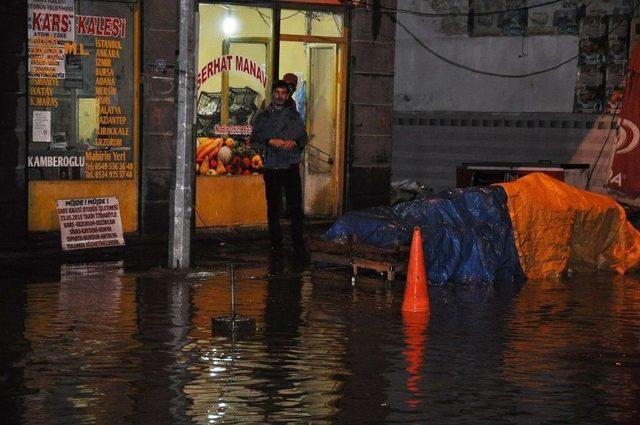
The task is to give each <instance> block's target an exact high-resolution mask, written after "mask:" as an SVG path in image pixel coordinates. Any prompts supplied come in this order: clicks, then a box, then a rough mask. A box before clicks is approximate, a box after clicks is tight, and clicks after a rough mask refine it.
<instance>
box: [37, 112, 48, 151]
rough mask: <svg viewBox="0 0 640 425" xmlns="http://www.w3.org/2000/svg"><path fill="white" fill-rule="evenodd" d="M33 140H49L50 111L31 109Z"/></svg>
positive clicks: (46, 141)
mask: <svg viewBox="0 0 640 425" xmlns="http://www.w3.org/2000/svg"><path fill="white" fill-rule="evenodd" d="M33 141H34V142H45V143H50V142H51V111H33Z"/></svg>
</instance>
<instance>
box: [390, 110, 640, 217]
mask: <svg viewBox="0 0 640 425" xmlns="http://www.w3.org/2000/svg"><path fill="white" fill-rule="evenodd" d="M614 126H615V124H614ZM610 127H611V117H609V116H596V115H589V114H549V113H546V114H545V113H537V114H524V113H521V114H490V113H457V112H413V113H406V112H397V113H396V114H395V119H394V150H393V180H401V179H411V180H417V181H419V182H421V183H423V184H424V185H425V186H427V187H429V188H431V189H433V190H434V191H435V192H438V191H440V190H444V189H449V188H453V187H456V167H458V166H459V165H461V164H462V163H463V162H538V161H545V160H548V161H552V162H554V163H574V164H580V163H582V164H589V165H590V167H591V169H593V167H594V165H595V172H594V173H593V177H592V180H591V185H590V190H592V191H595V192H599V193H604V194H607V195H609V196H612V197H614V198H615V199H618V200H620V201H623V202H625V203H628V204H632V205H636V204H637V205H640V200H633V201H631V200H626V199H622V198H617V196H616V195H615V194H614V193H610V192H608V191H607V190H606V189H605V188H604V184H605V181H606V177H607V175H608V173H609V168H610V165H611V159H612V155H613V147H614V141H615V138H616V130H615V129H613V130H610ZM603 147H604V150H603V152H602V155H601V157H600V159H599V160H598V161H597V164H596V159H597V157H598V154H599V153H600V150H601V149H603ZM583 189H584V188H583Z"/></svg>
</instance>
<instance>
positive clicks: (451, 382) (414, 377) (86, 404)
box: [0, 263, 640, 424]
mask: <svg viewBox="0 0 640 425" xmlns="http://www.w3.org/2000/svg"><path fill="white" fill-rule="evenodd" d="M264 272H265V271H264V270H263V269H261V268H246V267H245V268H242V269H240V270H239V271H238V278H239V288H238V292H237V300H238V303H239V305H238V310H239V313H240V314H243V315H247V316H251V317H255V318H256V321H257V326H258V329H257V331H256V332H255V333H254V334H252V335H248V336H245V337H243V338H240V339H235V340H232V339H229V338H227V337H226V336H218V335H216V336H212V335H211V319H212V318H214V317H218V316H223V315H227V314H228V313H229V305H228V304H229V296H230V294H229V288H228V281H227V276H226V274H224V273H204V274H199V275H197V276H195V275H185V276H180V275H174V274H171V273H164V274H163V273H160V274H155V275H154V274H141V275H136V276H134V275H129V274H127V273H124V272H123V271H122V267H121V264H117V263H116V264H106V265H105V264H97V265H96V264H93V265H81V266H74V267H69V266H66V267H65V268H63V269H62V270H61V274H60V279H59V280H58V281H56V282H43V283H29V284H25V283H24V282H21V281H9V284H5V285H4V286H3V287H2V304H0V307H1V310H0V319H1V320H2V323H4V324H5V325H4V326H3V339H4V341H2V343H3V346H5V347H7V349H3V351H2V354H1V360H2V367H3V371H4V374H3V376H4V379H3V380H2V382H1V383H0V391H1V393H0V395H2V397H1V399H2V400H3V401H2V403H3V404H2V408H3V412H4V414H5V416H6V417H7V418H9V422H18V421H20V422H23V423H28V424H39V423H52V424H55V423H75V422H90V423H154V424H157V423H160V424H163V423H167V424H174V423H269V422H288V423H296V422H299V423H323V422H331V423H333V422H339V423H353V422H388V423H394V422H399V423H403V422H407V421H409V422H415V423H425V422H432V423H456V424H458V423H474V424H477V423H543V422H558V423H616V422H618V423H638V422H640V414H639V412H638V410H639V406H640V340H639V338H640V282H639V281H638V280H636V279H635V278H633V277H616V276H578V277H576V278H574V279H572V280H570V281H568V282H560V281H555V282H528V283H526V284H525V285H524V286H515V285H512V284H499V285H463V286H451V285H448V286H443V287H432V288H430V294H431V309H432V313H431V316H430V318H428V319H427V318H424V317H407V316H406V315H405V316H404V317H403V315H402V314H400V304H401V300H402V285H394V286H393V287H391V288H389V287H385V285H384V284H383V283H382V282H381V281H376V280H370V281H366V280H364V279H363V280H361V281H359V283H358V285H357V286H356V287H355V288H352V287H351V284H350V279H349V276H348V275H346V274H341V273H329V272H319V271H315V272H305V273H303V274H302V275H290V276H285V277H282V278H276V279H266V278H264V277H261V276H263V275H264Z"/></svg>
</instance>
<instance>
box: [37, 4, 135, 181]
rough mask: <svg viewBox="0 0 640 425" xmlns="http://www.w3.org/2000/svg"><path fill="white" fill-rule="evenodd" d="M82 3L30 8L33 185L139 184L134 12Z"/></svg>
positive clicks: (116, 5)
mask: <svg viewBox="0 0 640 425" xmlns="http://www.w3.org/2000/svg"><path fill="white" fill-rule="evenodd" d="M74 3H75V2H74V0H32V1H29V27H28V36H29V52H28V53H29V77H30V78H29V107H30V109H31V111H33V114H32V116H31V117H32V120H31V122H30V125H31V129H32V131H31V135H32V138H31V140H30V141H29V142H30V143H29V155H28V165H29V168H30V170H29V178H30V179H32V180H60V179H72V180H83V179H87V180H89V179H91V180H99V179H132V178H134V156H133V143H134V140H133V131H132V121H133V109H134V105H133V101H134V97H133V94H134V86H133V85H134V82H133V80H134V77H133V56H134V46H133V36H132V34H133V32H132V31H129V30H128V28H127V27H128V24H129V23H130V22H132V18H133V11H132V10H131V8H130V7H129V6H128V5H126V4H121V5H120V4H116V3H114V2H112V3H105V2H92V3H91V4H92V6H91V7H85V8H84V9H83V12H85V13H87V12H88V13H87V14H86V15H77V14H75V10H74ZM62 15H64V16H62ZM85 46H92V47H95V48H88V47H85ZM43 143H48V145H44V144H43Z"/></svg>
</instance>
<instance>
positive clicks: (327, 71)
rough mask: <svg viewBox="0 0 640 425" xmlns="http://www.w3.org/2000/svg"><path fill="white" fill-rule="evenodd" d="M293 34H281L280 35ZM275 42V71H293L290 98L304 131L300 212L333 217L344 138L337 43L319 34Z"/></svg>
mask: <svg viewBox="0 0 640 425" xmlns="http://www.w3.org/2000/svg"><path fill="white" fill-rule="evenodd" d="M287 38H294V37H291V36H287V35H285V34H283V35H282V38H281V39H282V40H285V39H287ZM295 38H297V39H301V38H302V39H304V41H282V42H281V43H280V64H279V65H280V67H279V71H280V75H281V76H282V75H284V74H286V73H294V74H296V75H297V76H298V88H297V90H296V93H294V100H296V103H297V105H298V112H300V115H301V116H302V117H303V119H304V120H305V122H306V125H307V132H308V133H309V144H308V146H307V149H306V152H305V156H304V162H303V165H302V167H301V168H302V179H303V194H304V200H303V204H304V212H305V214H306V215H307V216H312V217H314V216H315V217H335V216H337V215H339V214H340V213H341V212H342V177H343V176H342V166H341V164H342V161H343V155H342V154H341V153H342V151H343V141H344V133H343V128H344V117H343V113H344V107H343V105H344V102H343V99H344V93H343V91H344V84H343V80H342V78H343V75H344V72H343V62H342V58H341V53H342V51H343V49H344V48H343V46H341V44H340V43H322V42H318V39H319V37H313V36H308V37H305V36H302V37H300V36H298V37H295Z"/></svg>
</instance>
